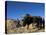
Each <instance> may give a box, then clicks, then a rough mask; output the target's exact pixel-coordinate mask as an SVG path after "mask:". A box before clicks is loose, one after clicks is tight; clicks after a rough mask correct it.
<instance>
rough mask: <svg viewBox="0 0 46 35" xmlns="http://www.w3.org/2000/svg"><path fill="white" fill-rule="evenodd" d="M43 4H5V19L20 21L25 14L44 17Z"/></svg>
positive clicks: (9, 2)
mask: <svg viewBox="0 0 46 35" xmlns="http://www.w3.org/2000/svg"><path fill="white" fill-rule="evenodd" d="M44 7H45V6H44V3H34V2H16V1H8V2H7V18H10V19H17V18H18V19H22V18H23V16H24V15H25V14H30V15H31V16H41V17H44Z"/></svg>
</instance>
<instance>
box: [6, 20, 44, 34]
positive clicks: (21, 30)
mask: <svg viewBox="0 0 46 35" xmlns="http://www.w3.org/2000/svg"><path fill="white" fill-rule="evenodd" d="M12 24H14V23H13V21H10V20H8V21H7V33H8V34H11V33H31V32H43V31H44V29H41V30H38V29H37V28H35V27H33V26H32V24H30V25H29V29H28V30H27V25H26V26H25V27H23V26H22V27H19V28H12Z"/></svg>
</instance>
